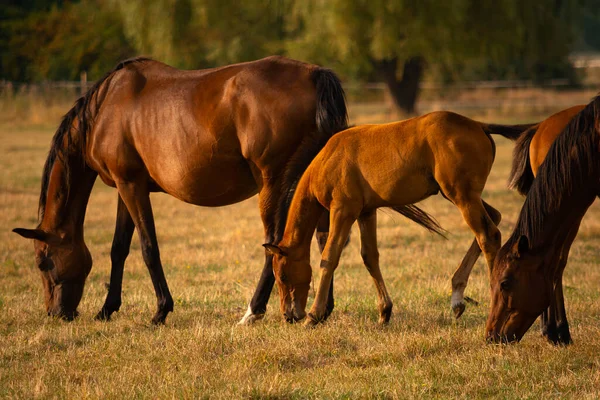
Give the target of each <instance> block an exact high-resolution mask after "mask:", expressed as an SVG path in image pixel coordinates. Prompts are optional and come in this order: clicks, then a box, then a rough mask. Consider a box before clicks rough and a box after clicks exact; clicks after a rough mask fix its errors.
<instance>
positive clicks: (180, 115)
mask: <svg viewBox="0 0 600 400" xmlns="http://www.w3.org/2000/svg"><path fill="white" fill-rule="evenodd" d="M346 126H347V113H346V105H345V100H344V93H343V90H342V88H341V85H340V82H339V80H338V78H337V77H336V76H335V75H334V74H333V72H331V71H329V70H326V69H323V68H320V67H318V66H315V65H310V64H305V63H301V62H298V61H294V60H289V59H286V58H283V57H269V58H265V59H263V60H258V61H254V62H247V63H242V64H236V65H230V66H226V67H221V68H214V69H208V70H200V71H180V70H177V69H175V68H172V67H170V66H168V65H165V64H162V63H160V62H157V61H153V60H149V59H144V58H137V59H132V60H127V61H123V62H121V63H120V64H119V65H117V67H116V68H115V69H114V70H112V71H111V72H109V73H108V74H107V75H106V76H104V77H103V78H102V79H101V80H99V81H98V82H97V83H96V84H95V85H94V86H93V87H92V88H91V89H90V90H89V91H88V92H87V93H86V94H85V95H84V96H83V97H81V98H80V99H79V100H77V102H76V103H75V106H74V107H73V108H72V109H71V110H70V111H69V112H68V113H67V114H66V115H65V117H64V118H63V120H62V123H61V125H60V127H59V128H58V130H57V132H56V134H55V135H54V138H53V140H52V146H51V149H50V153H49V155H48V159H47V160H46V164H45V166H44V173H43V177H42V189H41V194H40V201H39V215H40V223H39V225H38V227H37V228H36V229H15V232H16V233H18V234H20V235H21V236H24V237H26V238H30V239H35V241H34V244H35V253H36V263H37V266H38V267H39V269H40V271H41V274H42V281H43V285H44V291H45V303H46V309H47V312H48V314H50V315H55V316H60V317H63V318H65V319H72V318H74V317H75V316H76V315H77V306H78V304H79V302H80V300H81V296H82V293H83V287H84V283H85V280H86V277H87V275H88V273H89V272H90V269H91V267H92V258H91V256H90V253H89V251H88V248H87V247H86V245H85V243H84V236H83V221H84V218H85V211H86V206H87V202H88V199H89V196H90V192H91V190H92V186H93V185H94V181H95V180H96V177H97V176H98V175H100V178H101V179H102V180H103V181H104V183H106V184H107V185H109V186H112V187H116V188H117V190H118V192H119V205H118V213H117V223H116V231H115V237H114V241H113V246H112V252H111V259H112V270H111V280H110V289H109V292H108V296H107V298H106V302H105V304H104V306H103V308H102V310H101V311H100V313H99V314H98V317H99V318H102V319H108V318H109V317H110V315H111V314H112V313H113V312H114V311H118V310H119V307H120V305H121V282H122V278H123V266H124V263H125V258H126V257H127V254H128V252H129V245H130V243H131V237H132V235H133V231H134V228H137V230H138V233H139V237H140V242H141V247H142V254H143V257H144V261H145V263H146V265H147V267H148V270H149V272H150V277H151V278H152V283H153V285H154V289H155V291H156V297H157V299H158V309H157V312H156V315H155V316H154V318H153V320H152V321H153V322H154V323H163V322H164V321H165V318H166V316H167V314H168V313H169V312H170V311H172V310H173V299H172V297H171V294H170V292H169V288H168V286H167V281H166V279H165V275H164V273H163V268H162V265H161V261H160V256H159V249H158V243H157V240H156V233H155V227H154V219H153V215H152V208H151V204H150V196H149V194H150V192H157V191H162V192H166V193H169V194H170V195H172V196H174V197H176V198H178V199H180V200H182V201H185V202H187V203H191V204H196V205H201V206H209V207H215V206H223V205H227V204H232V203H236V202H239V201H242V200H245V199H247V198H249V197H252V196H254V195H255V194H257V193H258V194H259V206H260V214H261V218H262V221H263V224H264V229H265V238H266V240H268V241H271V240H276V239H277V238H278V237H280V236H281V234H282V232H278V231H277V230H276V224H279V225H280V226H282V227H283V226H284V222H282V221H277V219H278V218H285V214H283V215H276V209H277V205H278V203H279V201H280V197H282V198H283V197H284V195H287V193H288V192H289V189H290V187H292V186H293V184H294V182H295V180H296V179H298V178H299V177H300V175H301V173H302V172H303V170H304V169H305V168H306V166H307V165H308V163H309V161H310V160H311V159H312V157H314V155H316V154H317V152H318V151H319V150H320V148H321V147H322V146H323V145H324V144H325V142H326V141H327V139H329V137H330V136H331V135H332V134H334V133H335V132H337V131H339V130H342V129H345V128H346ZM324 225H325V228H324V229H322V230H324V231H326V230H327V225H328V221H327V220H325V221H324ZM282 229H283V228H281V230H282ZM273 283H274V277H273V272H272V257H271V256H270V255H268V254H267V255H266V262H265V266H264V269H263V273H262V276H261V279H260V282H259V285H258V287H257V289H256V293H255V295H254V297H253V299H252V301H251V303H250V305H249V311H248V313H247V314H246V315H245V316H244V318H243V320H242V322H244V323H248V322H252V321H254V320H255V319H258V318H260V317H261V316H262V315H263V313H264V312H265V310H266V304H267V301H268V299H269V295H270V293H271V289H272V287H273ZM332 306H333V302H332V303H331V307H332Z"/></svg>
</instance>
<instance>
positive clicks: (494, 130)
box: [480, 122, 539, 141]
mask: <svg viewBox="0 0 600 400" xmlns="http://www.w3.org/2000/svg"><path fill="white" fill-rule="evenodd" d="M480 124H481V127H482V128H483V130H484V132H485V133H487V134H488V135H500V136H503V137H505V138H507V139H510V140H512V141H515V140H517V139H519V138H520V137H521V135H522V134H523V133H524V132H525V131H527V130H529V129H531V128H533V127H536V128H537V125H539V122H536V123H535V124H522V125H498V124H485V123H483V122H480Z"/></svg>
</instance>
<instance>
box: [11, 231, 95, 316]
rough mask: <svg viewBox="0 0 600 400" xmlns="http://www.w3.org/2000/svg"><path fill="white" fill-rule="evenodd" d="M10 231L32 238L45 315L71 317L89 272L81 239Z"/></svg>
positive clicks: (75, 309) (88, 253)
mask: <svg viewBox="0 0 600 400" xmlns="http://www.w3.org/2000/svg"><path fill="white" fill-rule="evenodd" d="M13 232H15V233H18V234H19V235H21V236H23V237H24V238H28V239H33V244H34V248H35V262H36V264H37V267H38V269H39V270H40V273H41V276H42V283H43V287H44V299H45V303H46V311H47V312H48V315H51V316H56V317H60V318H64V319H66V320H72V319H73V318H75V317H76V316H77V315H78V312H77V306H78V305H79V302H80V301H81V296H82V294H83V286H84V284H85V279H86V278H87V276H88V274H89V272H90V270H91V269H92V256H91V255H90V252H89V250H88V248H87V247H86V245H85V243H84V242H83V240H77V241H76V240H74V239H73V238H70V237H66V236H65V237H62V236H61V235H59V234H56V233H52V232H46V231H44V230H42V229H39V228H38V229H23V228H16V229H13Z"/></svg>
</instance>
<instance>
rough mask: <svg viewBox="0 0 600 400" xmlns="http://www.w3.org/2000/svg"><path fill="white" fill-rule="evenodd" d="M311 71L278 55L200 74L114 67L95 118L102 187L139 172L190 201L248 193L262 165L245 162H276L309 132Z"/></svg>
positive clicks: (144, 65) (159, 66)
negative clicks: (114, 71) (214, 194)
mask: <svg viewBox="0 0 600 400" xmlns="http://www.w3.org/2000/svg"><path fill="white" fill-rule="evenodd" d="M315 68H316V66H312V65H309V64H304V63H301V62H297V61H293V60H288V59H285V58H282V57H269V58H266V59H262V60H258V61H254V62H248V63H241V64H235V65H231V66H225V67H221V68H213V69H210V70H198V71H182V70H178V69H175V68H173V67H170V66H167V65H165V64H163V63H160V62H156V61H152V60H149V61H144V62H139V63H132V64H129V65H127V66H126V67H125V68H123V69H122V70H119V71H117V72H116V73H115V76H114V77H113V79H112V80H111V82H110V85H109V86H108V89H107V90H106V95H105V98H104V101H103V104H102V107H101V109H100V112H99V114H98V115H97V118H96V123H95V126H94V130H93V132H92V138H91V139H92V140H91V141H90V143H91V146H92V148H91V151H90V155H91V158H92V160H94V161H95V165H94V166H95V167H96V168H95V169H98V172H99V173H100V175H101V176H102V177H103V180H104V181H105V182H107V183H109V184H110V183H111V181H114V180H115V179H129V177H131V176H138V175H143V174H144V173H147V175H149V178H151V180H152V181H153V182H155V183H156V185H157V186H158V187H160V188H161V189H162V190H164V191H166V192H167V193H170V194H172V195H174V196H175V197H178V198H180V199H181V200H184V201H187V202H191V203H194V204H201V205H220V204H229V203H234V202H237V201H241V200H243V199H245V198H247V197H250V196H252V195H253V194H255V193H256V192H257V190H258V186H257V185H258V182H256V180H257V179H260V172H258V171H256V170H253V169H252V167H251V166H250V165H249V162H250V163H252V164H253V165H255V166H256V167H258V168H262V167H264V166H265V165H269V166H272V167H273V168H283V165H284V163H285V161H287V158H286V157H284V155H285V154H287V153H289V152H290V151H291V150H290V149H294V148H295V147H297V146H298V145H299V144H300V142H301V141H302V138H303V136H304V135H306V134H309V133H311V132H313V131H314V130H315V107H316V106H315V103H316V99H315V88H314V84H313V82H312V81H311V79H310V74H311V71H312V70H313V69H315ZM257 174H258V178H257ZM215 192H217V193H218V192H220V193H221V194H220V195H218V196H217V198H212V196H213V195H212V194H213V193H215ZM207 193H211V195H210V196H207ZM209 197H210V199H209Z"/></svg>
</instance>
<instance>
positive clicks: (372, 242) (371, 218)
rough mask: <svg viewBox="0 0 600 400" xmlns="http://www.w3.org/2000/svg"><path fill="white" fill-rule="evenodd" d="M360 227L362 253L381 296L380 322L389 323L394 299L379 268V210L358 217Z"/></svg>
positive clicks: (378, 294)
mask: <svg viewBox="0 0 600 400" xmlns="http://www.w3.org/2000/svg"><path fill="white" fill-rule="evenodd" d="M358 226H359V228H360V255H361V256H362V259H363V261H364V263H365V266H366V267H367V270H368V271H369V273H370V274H371V277H372V278H373V280H374V281H375V287H376V288H377V296H378V297H379V323H380V324H387V323H388V322H389V321H390V316H391V315H392V307H393V304H392V299H391V298H390V295H389V294H388V291H387V289H386V287H385V283H384V282H383V277H382V276H381V270H380V269H379V251H378V250H377V211H373V212H370V213H368V214H365V215H361V216H360V217H359V218H358Z"/></svg>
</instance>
